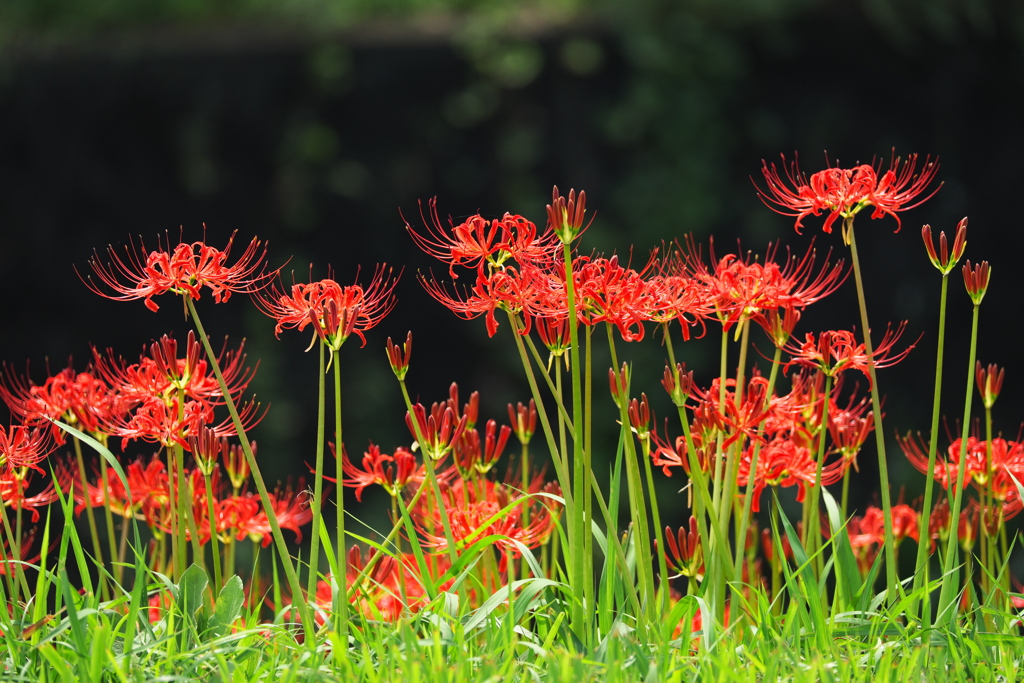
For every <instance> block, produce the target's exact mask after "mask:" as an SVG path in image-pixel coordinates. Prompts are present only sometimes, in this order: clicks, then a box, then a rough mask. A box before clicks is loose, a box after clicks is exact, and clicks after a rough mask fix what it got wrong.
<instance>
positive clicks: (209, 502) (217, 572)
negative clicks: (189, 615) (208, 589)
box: [122, 467, 224, 595]
mask: <svg viewBox="0 0 1024 683" xmlns="http://www.w3.org/2000/svg"><path fill="white" fill-rule="evenodd" d="M203 470H204V471H203V479H204V480H205V482H206V514H207V515H209V519H210V552H211V553H212V557H211V558H210V559H211V561H212V562H213V593H214V595H216V594H217V593H219V592H220V589H221V588H223V587H224V583H223V574H221V569H220V565H221V561H222V558H221V554H220V542H219V540H218V539H217V512H216V508H215V507H214V504H213V474H212V473H211V472H209V471H207V468H205V467H204V468H203ZM124 526H125V527H127V526H128V525H127V524H125V525H124ZM122 538H127V534H124V535H122Z"/></svg>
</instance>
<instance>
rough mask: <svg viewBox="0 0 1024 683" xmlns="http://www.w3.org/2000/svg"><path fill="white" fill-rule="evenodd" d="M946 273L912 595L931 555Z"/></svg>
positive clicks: (927, 606)
mask: <svg viewBox="0 0 1024 683" xmlns="http://www.w3.org/2000/svg"><path fill="white" fill-rule="evenodd" d="M948 275H949V274H948V273H943V275H942V290H941V292H942V293H941V294H940V296H939V341H938V350H937V351H936V354H935V390H934V393H933V395H932V425H931V437H930V438H929V439H928V472H927V473H926V474H925V483H924V502H923V503H922V504H921V515H920V519H919V522H918V536H917V537H918V538H919V539H920V542H919V543H918V544H917V559H916V560H915V562H914V567H915V569H914V584H913V593H914V594H915V595H917V594H918V591H919V590H920V588H921V586H922V585H927V584H928V574H929V568H930V564H931V562H930V559H931V557H930V555H929V553H928V543H926V542H925V540H926V539H927V538H928V518H929V516H930V515H931V511H932V498H933V496H934V495H935V494H934V492H935V461H936V453H937V451H938V436H939V407H940V404H941V399H942V357H943V353H944V350H945V347H946V292H947V291H948V289H949V277H948ZM931 612H932V601H931V599H930V598H929V597H928V596H925V598H924V599H923V600H922V601H921V628H922V629H923V630H924V631H927V630H928V629H929V628H931V625H932V624H931V621H932V614H931Z"/></svg>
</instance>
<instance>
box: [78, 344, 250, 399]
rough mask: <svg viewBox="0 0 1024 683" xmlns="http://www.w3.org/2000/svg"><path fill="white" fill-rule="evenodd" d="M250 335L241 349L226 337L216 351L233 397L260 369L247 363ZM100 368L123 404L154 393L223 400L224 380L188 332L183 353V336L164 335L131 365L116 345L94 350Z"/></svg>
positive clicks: (163, 396)
mask: <svg viewBox="0 0 1024 683" xmlns="http://www.w3.org/2000/svg"><path fill="white" fill-rule="evenodd" d="M244 349H245V341H244V340H243V341H242V343H241V344H239V346H238V348H237V349H229V348H228V344H227V339H226V338H225V340H224V346H223V347H222V348H221V351H220V353H219V354H218V356H217V364H218V365H219V366H220V369H221V374H222V376H223V377H224V383H225V384H226V385H227V387H228V391H229V392H230V393H231V395H232V397H235V398H237V397H238V395H239V394H241V393H242V392H243V391H245V389H246V388H247V387H248V386H249V382H251V381H252V378H253V376H254V375H255V373H256V370H255V369H254V368H249V367H247V366H246V365H245V360H246V354H245V352H244ZM93 355H94V357H95V361H94V362H95V365H96V372H97V374H98V375H99V376H100V377H101V378H102V379H103V381H105V382H107V383H108V384H109V385H110V386H111V387H113V388H114V390H115V391H116V392H117V393H118V395H119V396H120V398H121V400H122V403H123V404H125V406H124V407H130V406H131V404H132V403H144V402H146V401H149V400H152V399H158V400H161V401H164V402H170V401H173V400H177V399H180V398H186V399H190V400H192V401H198V402H201V403H204V404H207V405H209V406H214V405H218V404H221V403H223V402H224V398H223V392H222V391H221V388H220V383H219V382H218V381H217V378H216V376H215V375H214V373H213V372H212V370H211V368H210V366H209V363H207V361H206V359H205V358H204V352H203V347H202V345H201V344H200V343H199V342H198V341H197V340H196V338H195V334H194V333H193V332H189V334H188V338H187V340H186V342H185V349H184V357H183V358H179V357H178V342H177V340H175V339H174V338H173V337H171V336H169V335H166V334H165V335H164V336H163V337H161V338H160V339H159V340H157V341H155V342H153V343H152V344H150V346H149V353H148V355H142V356H141V357H140V358H139V362H138V363H133V364H131V365H126V364H125V362H124V360H122V359H120V358H115V357H114V354H113V352H112V351H109V350H108V352H107V356H106V357H104V356H102V355H101V354H100V353H99V352H98V351H96V350H95V349H94V350H93Z"/></svg>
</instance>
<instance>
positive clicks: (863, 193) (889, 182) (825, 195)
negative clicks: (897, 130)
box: [757, 154, 942, 242]
mask: <svg viewBox="0 0 1024 683" xmlns="http://www.w3.org/2000/svg"><path fill="white" fill-rule="evenodd" d="M917 159H918V156H917V154H911V155H910V156H909V157H907V160H906V161H905V162H903V163H902V164H901V163H900V159H898V158H896V157H895V155H894V156H893V158H892V160H891V161H890V162H889V168H888V170H886V171H885V172H884V173H883V172H882V167H881V163H880V162H876V163H875V164H874V165H868V164H861V165H860V166H856V167H854V168H838V167H829V168H827V169H825V170H824V171H819V172H817V173H815V174H814V175H812V176H811V179H810V181H808V180H807V176H806V175H804V174H803V173H801V172H800V168H799V166H798V164H797V162H796V160H794V161H793V162H792V163H791V164H787V163H786V159H785V157H784V156H783V158H782V164H783V167H784V168H785V176H786V177H785V179H783V178H782V176H780V175H779V172H778V170H777V169H776V168H775V164H771V166H769V165H768V163H767V162H762V168H761V170H762V173H763V175H764V179H765V182H766V183H767V185H768V189H767V190H761V189H760V188H758V189H757V192H758V194H759V195H760V197H761V199H762V201H764V202H765V204H767V205H768V206H769V207H770V208H771V209H772V210H774V211H776V212H778V213H781V214H782V215H784V216H795V217H796V225H795V227H796V231H797V232H800V228H801V227H802V225H803V219H804V218H806V217H807V216H810V215H814V216H817V215H819V214H820V213H821V212H822V211H827V212H829V215H828V218H826V219H825V224H824V226H822V229H823V230H824V231H825V232H832V224H833V223H835V221H836V219H838V218H839V217H843V218H852V217H853V216H855V215H856V214H857V213H858V212H859V211H860V210H861V209H863V208H864V207H866V206H873V207H874V211H873V212H872V213H871V217H872V218H882V217H884V216H887V215H888V216H892V217H893V218H895V219H896V232H899V229H900V219H899V216H897V215H896V213H897V212H899V211H906V210H908V209H912V208H914V207H916V206H919V205H920V204H922V203H924V202H925V201H927V200H928V199H931V197H932V196H933V195H934V194H935V193H936V192H938V190H939V187H942V185H941V183H940V184H939V186H938V187H936V188H935V189H934V190H932V191H931V192H930V193H929V194H928V195H926V196H923V197H922V196H921V195H922V194H923V193H924V192H925V191H926V190H927V189H928V186H929V185H930V184H931V182H932V180H934V179H935V174H936V172H937V171H938V169H939V164H938V161H937V160H936V161H932V160H931V157H926V158H925V160H924V167H923V169H922V170H921V172H920V173H917V172H916V171H915V168H916V166H917ZM826 162H827V159H826ZM773 205H774V206H773ZM843 238H844V240H843V241H844V242H848V239H847V236H846V235H845V231H844V235H843Z"/></svg>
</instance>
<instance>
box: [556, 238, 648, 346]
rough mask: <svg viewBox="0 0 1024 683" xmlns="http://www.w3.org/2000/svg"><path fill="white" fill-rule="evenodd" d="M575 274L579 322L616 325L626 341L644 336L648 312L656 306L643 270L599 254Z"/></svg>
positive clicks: (614, 257)
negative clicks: (651, 299)
mask: <svg viewBox="0 0 1024 683" xmlns="http://www.w3.org/2000/svg"><path fill="white" fill-rule="evenodd" d="M649 267H650V264H648V268H649ZM644 270H647V268H645V269H644ZM574 277H575V280H576V282H575V293H576V297H577V299H578V304H577V315H578V316H579V319H580V322H582V323H583V324H585V325H596V324H597V323H600V322H607V323H610V324H612V325H615V327H617V328H618V330H619V333H620V334H621V335H622V339H623V341H640V340H642V339H643V338H644V326H643V323H644V322H646V321H647V320H648V319H649V318H648V315H647V311H648V310H651V309H652V308H654V306H653V305H652V304H651V302H650V292H651V289H650V287H648V285H647V283H646V282H645V281H644V279H643V274H642V272H637V271H635V270H633V269H632V268H626V267H623V266H621V265H619V258H618V256H612V257H611V258H603V257H598V258H594V259H591V260H588V261H586V262H582V263H581V266H580V268H579V271H578V272H576V273H574Z"/></svg>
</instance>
